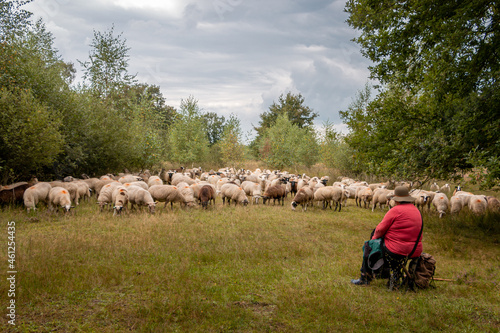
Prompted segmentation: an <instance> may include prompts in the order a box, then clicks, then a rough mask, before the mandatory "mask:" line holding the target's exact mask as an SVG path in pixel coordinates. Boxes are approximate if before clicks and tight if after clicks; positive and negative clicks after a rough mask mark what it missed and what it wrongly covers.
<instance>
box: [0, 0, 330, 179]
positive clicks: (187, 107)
mask: <svg viewBox="0 0 500 333" xmlns="http://www.w3.org/2000/svg"><path fill="white" fill-rule="evenodd" d="M28 2H29V1H21V2H19V1H1V2H0V5H1V7H0V10H1V13H2V21H1V31H0V33H1V36H0V38H1V41H0V42H1V43H0V111H1V113H0V175H1V179H2V183H6V182H8V181H14V180H18V179H26V178H28V177H30V176H31V175H37V176H38V177H42V178H43V177H46V178H60V177H64V176H66V175H80V174H81V173H86V174H89V175H94V174H102V173H105V172H114V171H121V170H123V168H128V169H131V170H134V169H136V170H138V169H146V168H155V167H159V166H160V165H161V163H162V162H165V161H169V162H171V163H176V164H181V165H186V166H188V165H189V166H191V165H194V164H204V165H212V166H214V167H215V166H226V165H231V166H238V164H241V163H243V162H244V161H245V160H246V159H261V160H263V161H264V163H266V164H267V165H268V166H269V167H273V168H284V167H286V166H291V165H295V164H304V165H312V164H314V163H316V162H318V161H320V157H319V155H318V152H319V147H320V145H321V140H319V139H318V137H317V135H316V132H315V130H314V128H313V120H314V118H315V117H317V114H316V113H314V112H313V111H312V110H311V109H310V108H308V107H307V106H305V101H304V98H303V97H302V95H300V94H298V95H294V94H292V93H288V94H286V95H282V96H280V97H279V100H278V102H276V103H273V105H271V106H270V108H269V111H268V112H265V113H263V114H262V115H261V119H262V121H261V122H260V123H259V125H258V126H256V127H255V129H256V130H257V132H258V135H257V137H256V138H255V139H254V140H253V141H252V143H251V144H250V145H245V144H244V143H243V134H244V133H242V130H241V124H240V120H239V119H238V117H237V116H236V115H234V114H231V115H230V116H229V117H224V116H221V115H218V114H217V113H214V112H204V111H203V110H202V108H201V107H200V103H199V101H198V100H196V98H195V97H194V96H188V97H186V99H183V100H182V101H181V103H180V107H179V108H178V109H176V108H174V107H172V106H169V105H167V104H166V99H165V97H164V96H163V95H162V93H161V91H160V87H159V86H156V85H150V84H148V83H140V82H137V80H136V78H135V76H134V75H131V74H130V73H129V71H128V60H129V55H128V52H129V50H130V49H129V47H128V46H127V43H126V39H125V38H124V37H123V36H122V34H121V33H116V32H115V31H114V26H112V27H111V28H110V29H109V30H107V31H104V32H100V31H94V35H93V39H92V42H91V43H90V45H89V47H90V50H89V56H88V59H86V60H78V62H79V64H80V66H81V67H82V69H83V73H82V77H83V82H81V83H78V84H75V83H74V82H73V81H74V79H75V77H76V73H77V71H76V69H75V65H74V64H73V63H71V62H66V61H65V60H64V59H62V58H61V56H60V55H59V53H58V51H57V49H55V48H54V37H53V35H52V34H51V32H50V31H47V29H46V26H45V24H44V22H43V21H41V20H38V21H36V22H32V21H31V20H30V18H31V13H30V12H28V11H26V10H24V9H23V8H22V6H23V5H24V4H26V3H28Z"/></svg>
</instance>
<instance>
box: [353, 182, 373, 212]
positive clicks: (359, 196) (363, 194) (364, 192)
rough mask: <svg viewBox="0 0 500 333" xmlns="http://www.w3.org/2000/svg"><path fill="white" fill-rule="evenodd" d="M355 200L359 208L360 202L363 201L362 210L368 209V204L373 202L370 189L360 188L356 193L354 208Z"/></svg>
mask: <svg viewBox="0 0 500 333" xmlns="http://www.w3.org/2000/svg"><path fill="white" fill-rule="evenodd" d="M357 200H359V207H361V201H363V202H364V208H370V202H371V201H372V200H373V191H372V189H371V188H369V187H366V186H363V187H362V186H360V187H359V190H358V191H357V193H356V206H357V205H358V202H357Z"/></svg>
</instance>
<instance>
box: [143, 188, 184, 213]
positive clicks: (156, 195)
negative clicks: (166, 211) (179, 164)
mask: <svg viewBox="0 0 500 333" xmlns="http://www.w3.org/2000/svg"><path fill="white" fill-rule="evenodd" d="M148 191H149V193H151V196H152V197H153V199H154V200H156V201H159V202H165V206H164V207H167V204H168V203H169V202H170V208H171V209H172V210H173V209H174V203H175V202H178V203H180V204H181V206H183V207H185V206H190V205H192V203H189V202H188V201H187V200H186V198H184V196H183V195H182V193H181V191H179V189H178V188H177V186H174V185H154V186H151V187H150V188H149V189H148Z"/></svg>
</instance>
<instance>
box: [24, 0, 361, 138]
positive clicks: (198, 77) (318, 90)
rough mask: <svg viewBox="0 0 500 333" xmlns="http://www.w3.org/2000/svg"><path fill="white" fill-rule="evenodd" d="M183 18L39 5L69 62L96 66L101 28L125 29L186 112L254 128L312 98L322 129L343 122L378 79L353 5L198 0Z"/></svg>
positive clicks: (134, 65)
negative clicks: (363, 51)
mask: <svg viewBox="0 0 500 333" xmlns="http://www.w3.org/2000/svg"><path fill="white" fill-rule="evenodd" d="M179 4H182V6H181V7H180V9H181V10H180V12H178V13H175V15H170V14H169V13H167V12H166V11H165V10H164V9H161V10H160V9H159V10H152V9H148V7H146V8H143V9H139V8H125V7H124V6H117V5H114V4H113V1H97V0H87V1H64V0H40V1H36V2H34V3H32V4H30V5H29V7H28V9H30V10H32V11H33V12H34V14H35V16H41V17H43V18H44V20H45V22H47V25H48V28H49V30H50V31H52V32H53V34H54V36H55V37H56V39H55V47H57V48H58V49H59V50H60V53H61V55H62V57H63V59H64V60H65V61H72V62H76V60H77V59H79V60H86V59H87V57H88V52H89V46H88V44H89V42H90V41H91V40H92V38H93V34H92V32H93V30H98V31H104V30H107V29H109V28H110V27H111V24H114V25H115V31H116V32H117V33H118V32H123V37H124V38H126V39H127V45H128V46H129V47H130V48H131V50H130V62H129V63H130V67H129V70H130V72H131V73H134V74H135V73H137V74H138V76H137V77H138V79H139V80H140V81H142V82H148V83H150V84H156V85H159V86H160V87H161V89H162V92H163V94H164V96H165V97H166V98H167V102H168V103H169V104H171V105H174V106H176V107H177V106H178V105H179V103H180V100H181V99H182V98H187V97H188V96H189V95H193V96H194V97H195V98H197V99H198V100H199V104H200V106H201V107H202V108H203V109H205V110H207V111H212V112H217V113H219V114H222V115H224V116H228V115H229V114H230V113H235V114H236V115H237V116H238V117H239V118H240V120H241V122H242V127H243V130H244V131H248V130H251V129H252V126H251V125H252V124H253V125H257V123H258V121H259V114H260V113H262V112H263V111H265V110H267V109H268V107H269V106H270V105H271V103H272V102H273V101H276V100H277V99H278V97H279V95H280V94H282V93H283V94H285V93H286V92H288V91H292V92H293V93H299V92H300V93H302V95H303V96H304V98H305V103H306V104H307V105H308V106H310V107H311V108H313V109H314V110H315V111H316V112H318V113H319V114H320V117H319V119H318V121H319V122H321V121H325V120H326V119H330V120H331V121H333V122H335V123H340V119H339V117H338V111H339V110H342V109H345V108H346V107H347V106H348V104H349V102H350V101H351V99H352V97H353V96H354V95H355V93H356V91H357V90H359V89H361V88H362V87H363V86H364V84H365V83H366V82H367V80H368V70H367V66H368V65H369V63H368V61H367V60H366V59H364V58H363V57H361V55H360V54H359V49H358V47H357V46H356V45H355V44H353V43H352V42H351V41H350V40H351V39H352V38H353V37H354V36H355V35H356V32H355V31H353V30H352V29H350V28H349V27H348V26H347V25H346V23H345V20H346V18H347V15H346V14H345V13H344V12H343V6H344V2H343V1H310V0H309V1H306V0H300V1H297V0H296V1H285V0H276V1H263V0H262V1H261V0H255V1H249V0H206V1H203V0H198V1H189V2H179Z"/></svg>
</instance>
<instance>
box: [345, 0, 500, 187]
mask: <svg viewBox="0 0 500 333" xmlns="http://www.w3.org/2000/svg"><path fill="white" fill-rule="evenodd" d="M346 11H347V12H348V13H349V14H350V16H349V19H348V23H349V24H350V25H351V26H352V27H354V28H356V29H359V30H360V31H361V35H360V37H358V38H357V39H356V41H357V42H358V43H359V44H360V45H361V47H362V53H363V54H364V55H365V56H366V57H368V58H369V59H370V60H372V61H373V62H374V65H373V66H372V67H370V70H371V74H372V77H373V78H375V79H377V80H379V81H380V83H381V84H382V86H381V88H382V89H381V90H380V92H379V95H378V96H377V97H376V98H375V99H374V100H373V101H372V102H370V103H369V104H368V105H367V108H366V109H365V113H360V112H359V111H355V110H354V109H355V108H350V109H349V110H347V111H346V112H344V113H343V117H344V120H345V121H347V123H348V126H353V127H350V129H351V134H350V136H349V138H348V141H349V142H350V144H352V145H353V148H354V149H356V150H359V152H360V153H361V154H362V155H364V157H368V156H369V157H372V158H373V160H372V162H375V163H376V164H377V166H372V169H373V168H375V169H376V168H378V171H379V172H381V173H385V174H393V172H397V174H396V175H407V176H409V175H413V176H414V177H431V178H448V177H454V176H457V175H458V172H459V171H462V172H464V171H468V170H472V169H474V170H480V172H479V174H480V175H481V177H480V179H479V180H480V181H482V182H483V185H484V186H487V187H491V186H492V185H494V184H496V183H498V180H499V179H500V166H499V165H498V163H496V161H498V156H499V154H500V130H499V129H500V118H499V117H498V111H497V110H499V109H500V87H499V82H500V80H499V79H500V53H499V52H498V50H499V49H500V37H499V32H500V29H499V23H500V16H499V15H500V14H499V11H498V8H497V7H496V3H495V2H491V1H484V0H483V1H474V2H463V1H459V2H450V1H445V2H435V1H430V0H421V1H413V2H410V1H400V2H394V1H389V0H385V1H378V2H373V1H368V0H350V1H348V2H347V4H346ZM355 123H357V124H355ZM349 124H350V125H349ZM363 127H366V128H367V129H364V128H363ZM366 132H367V134H368V135H363V133H366ZM374 147H377V151H374V150H373V148H374ZM382 156H383V158H382ZM366 160H368V159H366Z"/></svg>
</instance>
